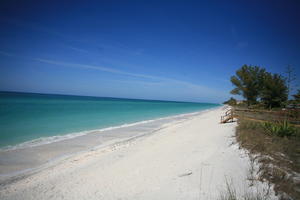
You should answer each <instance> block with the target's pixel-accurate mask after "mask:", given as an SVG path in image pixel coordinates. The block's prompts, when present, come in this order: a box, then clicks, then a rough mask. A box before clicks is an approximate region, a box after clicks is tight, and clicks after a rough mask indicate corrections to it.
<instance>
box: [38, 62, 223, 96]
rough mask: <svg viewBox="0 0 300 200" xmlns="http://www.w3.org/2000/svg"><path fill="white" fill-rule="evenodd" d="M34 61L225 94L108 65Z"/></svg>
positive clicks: (215, 94)
mask: <svg viewBox="0 0 300 200" xmlns="http://www.w3.org/2000/svg"><path fill="white" fill-rule="evenodd" d="M34 60H35V61H38V62H42V63H47V64H53V65H58V66H63V67H72V68H81V69H91V70H98V71H103V72H108V73H113V74H120V75H125V76H131V77H138V78H142V79H144V80H145V81H143V83H144V84H147V83H149V80H151V81H152V83H151V84H153V81H156V82H157V81H158V82H159V83H156V85H158V84H160V85H161V86H162V85H164V84H168V85H172V84H173V85H174V86H176V87H180V88H186V89H187V90H189V91H193V92H194V93H195V94H196V93H198V94H201V93H202V94H205V95H209V96H224V95H227V93H226V92H225V91H220V90H217V89H213V88H210V87H207V86H203V85H199V84H195V83H191V82H187V81H182V80H177V79H172V78H168V77H161V76H152V75H147V74H141V73H131V72H127V71H122V70H118V69H114V68H110V67H104V66H98V65H88V64H75V63H67V62H62V61H55V60H49V59H41V58H36V59H34ZM174 88H175V87H174Z"/></svg>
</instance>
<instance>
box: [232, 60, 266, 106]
mask: <svg viewBox="0 0 300 200" xmlns="http://www.w3.org/2000/svg"><path fill="white" fill-rule="evenodd" d="M264 74H265V69H263V68H260V67H257V66H248V65H243V66H242V67H241V68H240V69H239V70H237V71H236V76H232V77H231V82H232V84H233V85H234V86H235V88H234V89H233V90H232V91H231V94H238V95H242V96H243V97H244V98H245V99H246V100H247V103H248V105H251V104H255V103H256V101H257V98H258V97H259V94H260V89H261V88H262V86H263V77H264Z"/></svg>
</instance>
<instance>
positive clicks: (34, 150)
mask: <svg viewBox="0 0 300 200" xmlns="http://www.w3.org/2000/svg"><path fill="white" fill-rule="evenodd" d="M221 107H222V106H218V107H215V108H209V109H205V110H200V111H196V112H191V113H183V114H178V115H171V116H167V117H159V118H154V119H150V120H143V121H138V122H134V123H130V124H122V125H120V126H113V127H106V128H103V129H97V130H90V131H83V132H78V133H71V134H66V135H62V136H52V137H46V138H39V139H36V140H32V141H28V142H25V143H21V144H19V145H16V146H12V147H10V148H3V149H0V182H3V181H6V180H8V179H13V178H14V177H16V176H23V175H27V174H31V173H35V172H37V171H40V170H43V169H46V168H47V167H50V166H53V165H55V164H57V163H59V162H61V161H63V160H65V159H68V158H70V157H72V156H76V155H78V154H80V153H84V152H89V151H93V150H95V149H101V148H108V147H109V146H112V145H114V144H117V143H122V142H123V141H127V140H132V139H135V138H137V137H143V136H146V135H148V134H151V133H152V132H155V131H157V130H159V129H160V128H161V127H163V126H168V124H173V123H176V122H178V121H182V120H187V119H189V118H191V117H194V116H198V115H201V114H203V113H206V112H209V111H212V110H216V109H219V108H221ZM149 124H153V126H152V127H150V128H149V129H148V130H140V129H143V126H146V127H147V125H149ZM134 129H139V130H140V133H136V132H137V131H136V130H134ZM131 131H133V132H135V133H134V134H130V135H129V136H128V137H125V138H123V135H122V133H123V132H131ZM98 134H99V135H98ZM101 134H102V135H101ZM110 134H113V135H115V137H114V136H112V135H110ZM91 135H98V136H99V137H101V136H104V137H108V138H109V139H108V140H107V139H103V138H99V137H98V138H97V137H92V138H91V139H93V140H94V139H98V140H99V141H98V142H94V141H91V140H89V139H88V137H89V136H91ZM52 138H55V140H52ZM49 139H50V140H49ZM82 140H85V146H84V147H82V148H74V146H78V145H81V144H80V143H81V141H82ZM101 140H103V141H101ZM36 141H38V143H36ZM39 141H41V142H39ZM72 141H73V143H72ZM89 142H90V144H89ZM56 144H58V145H60V146H63V148H61V147H60V152H57V145H56ZM65 144H67V145H65ZM68 148H69V149H68ZM52 151H56V152H55V154H54V155H49V154H51V152H52ZM43 153H44V154H45V157H44V158H40V160H38V161H36V160H35V159H34V157H35V156H36V157H41V154H43ZM37 154H39V155H37ZM46 154H47V155H46ZM14 157H15V158H16V159H15V160H13V159H11V158H14ZM20 157H21V159H20ZM20 160H21V161H20ZM22 164H23V166H22ZM16 165H18V166H16Z"/></svg>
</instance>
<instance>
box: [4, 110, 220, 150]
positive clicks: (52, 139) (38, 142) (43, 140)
mask: <svg viewBox="0 0 300 200" xmlns="http://www.w3.org/2000/svg"><path fill="white" fill-rule="evenodd" d="M213 109H215V108H210V109H205V110H201V111H197V112H192V113H184V114H178V115H172V116H168V117H160V118H155V119H150V120H143V121H139V122H133V123H129V124H128V123H125V124H122V125H119V126H111V127H106V128H101V129H93V130H87V131H81V132H73V133H69V134H65V135H56V136H50V137H41V138H37V139H34V140H30V141H27V142H23V143H20V144H17V145H10V146H6V147H2V148H0V151H2V152H3V151H12V150H19V149H24V148H30V147H36V146H41V145H46V144H50V143H54V142H60V141H63V140H67V139H72V138H75V137H80V136H84V135H87V134H90V133H94V132H103V131H109V130H114V129H119V128H125V127H131V126H136V125H141V124H147V123H150V122H155V121H158V120H168V119H176V118H182V117H189V116H193V115H198V114H200V113H202V112H204V111H209V110H213Z"/></svg>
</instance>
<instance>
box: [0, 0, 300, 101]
mask: <svg viewBox="0 0 300 200" xmlns="http://www.w3.org/2000/svg"><path fill="white" fill-rule="evenodd" d="M87 2H88V3H87ZM297 2H299V1H283V0H282V1H262V0H260V1H174V0H172V1H125V0H122V1H114V0H107V1H97V2H96V1H95V2H92V1H81V2H80V1H54V0H52V1H28V0H27V1H14V0H8V1H5V0H2V1H1V2H0V29H1V30H0V90H3V91H25V92H39V93H56V94H75V95H89V96H107V97H125V98H142V99H160V100H180V101H198V102H218V103H220V102H222V101H224V100H225V99H227V98H229V97H230V96H231V95H230V94H229V91H230V90H231V89H232V85H231V83H230V81H229V79H230V76H231V75H233V74H234V73H235V71H236V70H237V69H238V68H239V67H241V65H243V64H252V65H258V66H262V67H265V68H266V69H267V70H269V71H271V72H276V73H281V74H284V71H285V67H286V66H287V65H288V64H291V65H292V66H293V67H294V68H295V73H296V76H297V77H299V74H300V3H297ZM298 82H299V80H298Z"/></svg>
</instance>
